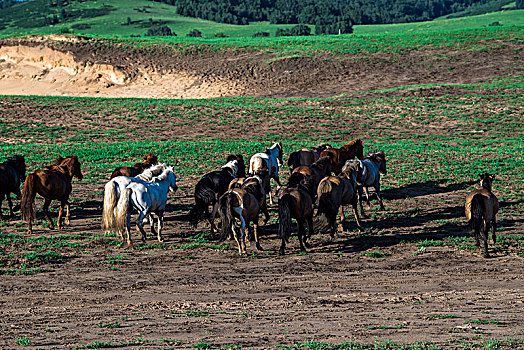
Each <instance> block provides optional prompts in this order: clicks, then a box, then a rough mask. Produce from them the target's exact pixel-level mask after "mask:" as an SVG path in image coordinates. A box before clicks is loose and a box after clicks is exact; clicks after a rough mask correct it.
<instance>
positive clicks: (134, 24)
mask: <svg viewBox="0 0 524 350" xmlns="http://www.w3.org/2000/svg"><path fill="white" fill-rule="evenodd" d="M103 5H104V4H103V3H102V2H100V1H84V2H73V3H72V5H71V6H70V7H66V8H68V9H70V10H71V9H74V10H76V11H89V10H93V9H101V8H103ZM24 6H29V7H35V8H34V9H33V10H32V11H29V12H26V11H22V10H21V9H20V10H18V9H15V10H14V11H13V9H8V10H5V11H9V13H12V16H13V19H12V20H10V21H8V20H7V19H6V20H5V23H4V26H6V28H5V29H3V30H0V35H2V36H5V35H28V34H56V33H61V32H64V31H67V32H71V33H74V34H81V35H89V36H102V37H109V38H118V37H120V38H129V37H131V36H132V35H142V36H143V35H144V34H145V33H146V32H147V29H148V28H149V27H151V26H152V25H158V24H166V25H168V26H169V27H170V28H171V29H172V30H173V31H174V32H175V33H177V35H178V36H181V37H185V35H186V34H187V33H189V32H190V31H191V30H193V29H198V30H199V31H201V32H202V35H203V37H204V38H213V37H214V36H215V35H216V34H217V33H223V34H224V35H226V36H228V37H251V36H253V34H255V33H257V32H269V33H270V34H271V36H274V34H275V32H276V30H277V29H278V28H288V27H292V25H271V24H269V22H259V23H251V24H250V25H247V26H241V25H229V24H223V23H217V22H212V21H206V20H201V19H197V18H189V17H183V16H180V15H177V14H176V13H175V11H174V7H173V6H170V5H165V4H161V3H156V2H151V1H146V0H137V1H133V4H132V6H130V5H129V2H128V1H125V0H114V1H111V4H110V7H111V10H110V11H108V13H107V14H101V15H99V16H96V17H89V16H78V17H75V18H73V19H70V20H69V21H68V22H65V23H60V24H56V25H50V26H47V25H38V24H37V23H38V21H36V20H31V16H34V14H32V13H38V12H39V11H40V12H42V11H45V10H44V9H43V8H42V9H40V8H39V7H38V6H45V5H39V3H35V4H25V5H24ZM86 13H87V12H86ZM4 16H11V15H8V12H5V14H4ZM24 16H25V17H27V20H28V21H29V22H28V23H27V24H25V22H19V21H20V18H17V17H22V18H23V17H24ZM127 18H130V20H131V23H130V24H127ZM523 18H524V10H512V11H501V12H494V13H488V14H483V15H478V16H469V17H464V18H457V19H437V20H434V21H428V22H419V23H406V24H393V25H389V24H388V25H356V26H354V33H355V34H369V33H409V32H419V31H428V30H429V31H434V30H453V29H462V28H479V27H485V26H489V25H490V24H493V23H495V22H498V23H500V24H501V25H504V26H511V25H522V24H524V20H523ZM31 21H32V22H31ZM151 21H153V22H151ZM16 23H19V24H16ZM311 27H312V29H313V30H314V28H313V27H314V26H311Z"/></svg>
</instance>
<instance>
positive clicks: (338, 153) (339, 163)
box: [320, 139, 364, 175]
mask: <svg viewBox="0 0 524 350" xmlns="http://www.w3.org/2000/svg"><path fill="white" fill-rule="evenodd" d="M320 156H321V157H329V158H330V159H331V170H332V171H333V173H335V175H338V174H340V172H341V171H342V167H343V166H344V164H345V163H346V161H347V160H348V159H353V158H355V157H357V158H358V159H362V158H363V156H364V147H363V146H362V140H361V139H354V140H353V141H351V142H349V143H347V144H345V145H343V146H342V147H340V148H328V149H326V150H324V151H322V153H320Z"/></svg>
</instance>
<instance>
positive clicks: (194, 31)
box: [186, 29, 202, 38]
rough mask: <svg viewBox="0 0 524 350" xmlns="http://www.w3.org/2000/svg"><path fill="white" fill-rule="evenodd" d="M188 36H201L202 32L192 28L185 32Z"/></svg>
mask: <svg viewBox="0 0 524 350" xmlns="http://www.w3.org/2000/svg"><path fill="white" fill-rule="evenodd" d="M186 36H188V37H190V38H201V37H202V32H201V31H200V30H198V29H193V30H192V31H190V32H189V33H187V35H186Z"/></svg>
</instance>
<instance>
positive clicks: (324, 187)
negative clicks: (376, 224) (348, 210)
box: [316, 163, 362, 238]
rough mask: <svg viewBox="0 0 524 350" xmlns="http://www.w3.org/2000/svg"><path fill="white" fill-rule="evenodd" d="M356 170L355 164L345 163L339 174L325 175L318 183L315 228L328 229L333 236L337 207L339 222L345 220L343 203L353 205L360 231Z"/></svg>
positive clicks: (335, 226)
mask: <svg viewBox="0 0 524 350" xmlns="http://www.w3.org/2000/svg"><path fill="white" fill-rule="evenodd" d="M357 171H358V169H357V166H356V164H353V163H350V164H347V166H346V167H345V168H344V171H343V172H342V173H341V174H340V175H339V176H328V177H325V178H324V179H323V180H322V181H320V184H319V185H318V190H317V193H318V212H317V219H318V220H317V222H316V225H317V227H316V228H317V229H319V230H320V231H325V230H330V234H331V238H334V237H335V234H336V232H337V225H336V219H337V211H339V209H340V220H341V222H343V221H344V220H345V217H344V204H351V205H352V206H353V214H354V215H355V220H356V221H357V226H358V230H359V231H362V229H361V227H360V221H359V218H358V212H357V205H358V195H357Z"/></svg>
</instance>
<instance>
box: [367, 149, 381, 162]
mask: <svg viewBox="0 0 524 350" xmlns="http://www.w3.org/2000/svg"><path fill="white" fill-rule="evenodd" d="M364 159H370V160H382V161H384V160H386V154H385V153H384V151H378V152H370V153H368V154H367V155H366V156H365V157H364Z"/></svg>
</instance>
